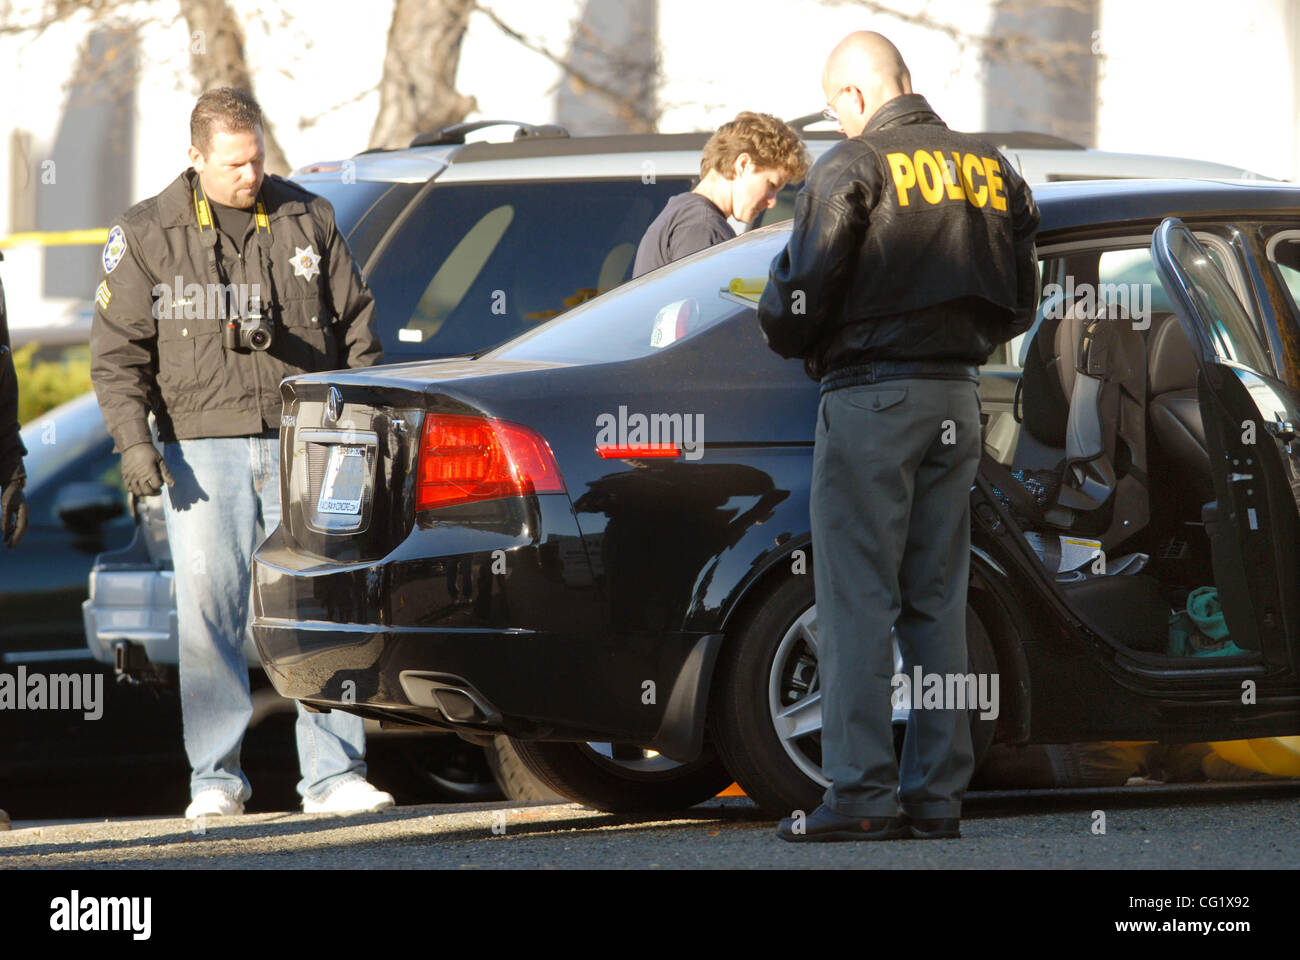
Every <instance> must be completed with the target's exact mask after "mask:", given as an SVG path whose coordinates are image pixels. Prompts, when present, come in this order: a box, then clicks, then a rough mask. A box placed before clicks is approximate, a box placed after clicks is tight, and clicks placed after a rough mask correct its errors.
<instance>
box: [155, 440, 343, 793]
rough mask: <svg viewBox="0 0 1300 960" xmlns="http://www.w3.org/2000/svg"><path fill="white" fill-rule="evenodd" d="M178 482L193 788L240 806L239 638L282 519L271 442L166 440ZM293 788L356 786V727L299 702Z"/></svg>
mask: <svg viewBox="0 0 1300 960" xmlns="http://www.w3.org/2000/svg"><path fill="white" fill-rule="evenodd" d="M163 459H164V460H165V461H166V463H167V468H168V469H169V470H170V471H171V473H172V476H173V477H174V478H175V480H176V485H175V486H173V487H164V488H163V510H164V515H165V516H166V520H167V540H168V542H169V543H170V545H171V554H172V567H173V569H174V570H175V586H176V618H177V627H178V630H179V632H180V683H181V720H182V723H183V725H184V731H185V752H186V753H187V754H188V755H189V760H190V767H191V770H192V773H191V776H190V793H191V795H192V796H197V795H198V793H199V791H200V790H205V789H209V788H213V787H215V788H216V789H218V790H221V791H223V792H225V793H227V794H229V795H230V796H231V797H234V798H235V799H238V800H247V799H248V798H249V797H250V796H251V795H252V792H253V791H252V787H251V786H250V785H249V783H248V778H247V777H246V776H244V772H243V770H241V769H240V765H239V749H240V746H241V744H242V743H243V740H244V732H245V731H246V730H247V729H248V721H249V719H250V718H251V717H252V714H253V702H252V699H251V698H250V696H249V689H248V662H247V660H246V659H245V657H244V639H245V636H246V634H247V633H248V623H249V608H250V596H251V587H252V562H253V550H254V548H255V547H257V546H258V544H260V543H261V542H262V541H263V540H264V539H265V538H266V535H267V533H269V532H270V531H272V530H274V529H275V528H276V526H278V525H279V523H280V443H279V438H278V435H277V434H276V432H275V431H268V432H266V433H264V434H263V435H261V436H259V437H217V438H207V439H201V440H180V441H177V442H174V443H166V444H164V445H163ZM296 732H297V740H298V766H299V770H300V771H301V773H302V780H301V781H299V783H298V793H300V794H301V795H302V796H303V797H306V798H308V799H311V800H321V799H324V797H325V796H326V795H328V794H329V793H332V792H333V791H334V790H335V789H336V788H338V787H339V786H341V785H343V784H344V783H346V782H347V781H349V780H359V779H364V778H365V775H366V764H365V760H364V757H365V727H364V721H362V719H361V718H360V717H357V716H354V715H352V714H348V713H342V712H341V711H338V710H335V711H333V712H331V713H309V712H307V711H306V710H304V709H303V706H302V704H301V703H300V704H298V722H297V727H296Z"/></svg>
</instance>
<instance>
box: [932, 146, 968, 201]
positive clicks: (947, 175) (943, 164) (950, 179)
mask: <svg viewBox="0 0 1300 960" xmlns="http://www.w3.org/2000/svg"><path fill="white" fill-rule="evenodd" d="M934 159H936V160H938V161H939V169H940V170H942V171H943V186H944V189H945V190H947V191H948V199H949V200H965V199H966V191H965V190H963V189H962V188H961V184H960V183H958V182H957V178H958V177H959V176H960V174H958V173H957V170H958V169H959V168H960V167H961V155H960V154H958V153H957V152H956V151H955V150H954V151H953V154H952V163H949V162H948V161H947V160H946V159H945V158H944V155H943V154H942V153H940V152H939V151H938V150H936V151H934Z"/></svg>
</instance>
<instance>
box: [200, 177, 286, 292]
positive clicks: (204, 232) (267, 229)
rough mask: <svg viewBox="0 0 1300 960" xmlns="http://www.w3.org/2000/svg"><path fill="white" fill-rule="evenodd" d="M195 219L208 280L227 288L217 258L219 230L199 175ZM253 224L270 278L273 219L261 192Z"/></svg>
mask: <svg viewBox="0 0 1300 960" xmlns="http://www.w3.org/2000/svg"><path fill="white" fill-rule="evenodd" d="M194 218H195V220H197V221H198V225H199V242H200V243H202V244H203V252H204V254H205V256H206V258H207V261H208V279H209V280H210V281H211V282H212V283H215V284H219V285H221V286H225V285H226V280H225V277H224V276H223V271H222V269H221V264H220V262H219V260H218V258H217V229H216V224H215V223H214V222H213V220H212V206H211V204H210V203H209V201H208V197H207V194H206V193H204V191H203V183H202V182H201V181H200V180H199V179H198V176H197V175H195V178H194ZM253 224H254V226H255V228H256V230H257V245H258V248H259V249H260V250H261V251H262V265H263V269H264V270H266V272H267V274H266V275H267V276H268V277H269V276H270V269H271V218H270V217H268V216H267V214H266V205H265V204H263V203H262V194H261V191H260V190H259V191H258V195H257V200H256V201H255V209H254V211H253Z"/></svg>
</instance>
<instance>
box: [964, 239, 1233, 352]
mask: <svg viewBox="0 0 1300 960" xmlns="http://www.w3.org/2000/svg"><path fill="white" fill-rule="evenodd" d="M1206 252H1207V253H1208V254H1209V256H1210V259H1211V260H1212V261H1213V262H1214V263H1215V265H1216V266H1218V267H1219V268H1220V269H1223V267H1224V263H1223V255H1222V253H1221V251H1220V250H1219V249H1218V248H1217V247H1207V248H1206ZM1039 270H1040V271H1041V275H1042V291H1041V292H1042V296H1041V298H1040V300H1039V302H1038V313H1037V316H1036V317H1035V319H1034V325H1033V326H1032V327H1030V328H1029V330H1028V331H1027V332H1026V333H1024V334H1021V335H1020V336H1018V337H1016V338H1015V339H1014V340H1012V341H1010V343H1007V344H1005V345H1003V346H1002V347H1000V348H997V349H995V350H994V351H993V355H992V356H991V357H990V358H989V366H990V367H1004V368H1005V367H1020V366H1023V365H1024V357H1025V353H1026V351H1027V350H1028V341H1030V340H1032V338H1033V336H1034V334H1035V333H1037V331H1038V326H1039V324H1040V323H1041V322H1042V320H1043V317H1044V314H1045V313H1046V312H1047V311H1053V315H1054V316H1056V317H1057V318H1058V319H1059V317H1060V316H1061V315H1063V313H1064V310H1065V309H1066V300H1067V298H1072V300H1073V302H1075V303H1079V304H1081V305H1082V304H1084V303H1086V302H1087V300H1086V299H1084V298H1085V296H1090V297H1091V302H1092V305H1093V306H1092V309H1094V310H1098V306H1099V305H1100V304H1103V303H1104V304H1105V310H1106V311H1107V314H1108V315H1109V314H1110V313H1114V314H1116V315H1120V316H1128V317H1130V318H1132V319H1133V320H1134V321H1135V322H1141V321H1143V320H1145V321H1146V322H1147V323H1149V322H1150V321H1151V318H1152V317H1155V316H1158V315H1159V314H1162V313H1164V314H1168V313H1173V312H1174V305H1173V301H1172V300H1171V299H1170V298H1169V294H1168V293H1167V292H1166V291H1165V288H1164V286H1163V285H1161V283H1160V277H1159V276H1158V275H1157V273H1156V265H1155V261H1154V260H1152V259H1151V248H1150V246H1147V245H1144V246H1135V247H1124V248H1120V249H1112V250H1101V251H1098V250H1095V249H1094V250H1084V251H1081V252H1077V253H1071V254H1069V255H1068V256H1062V257H1052V258H1050V259H1044V260H1040V261H1039ZM1088 288H1091V289H1090V290H1089V289H1088ZM1085 291H1087V292H1086V294H1085ZM1098 312H1100V311H1099V310H1098ZM1140 329H1145V327H1142V328H1140Z"/></svg>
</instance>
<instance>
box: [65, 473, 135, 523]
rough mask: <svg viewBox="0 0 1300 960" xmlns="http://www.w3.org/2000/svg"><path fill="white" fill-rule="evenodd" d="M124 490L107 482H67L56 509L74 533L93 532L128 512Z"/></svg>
mask: <svg viewBox="0 0 1300 960" xmlns="http://www.w3.org/2000/svg"><path fill="white" fill-rule="evenodd" d="M123 501H124V498H123V496H122V491H121V490H118V489H117V488H116V487H113V486H109V485H108V484H107V483H98V482H84V481H83V482H78V483H65V484H64V485H63V486H62V487H61V488H60V489H59V492H58V494H57V495H55V497H54V512H55V514H57V515H58V518H59V519H60V520H61V521H63V525H64V526H65V527H67V528H68V529H69V530H71V531H73V532H74V533H90V532H93V531H94V530H95V529H96V528H98V527H99V526H101V525H102V524H104V523H107V522H108V521H109V520H112V519H113V518H114V517H120V516H121V515H122V514H123V513H125V512H126V504H125V502H123Z"/></svg>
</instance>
